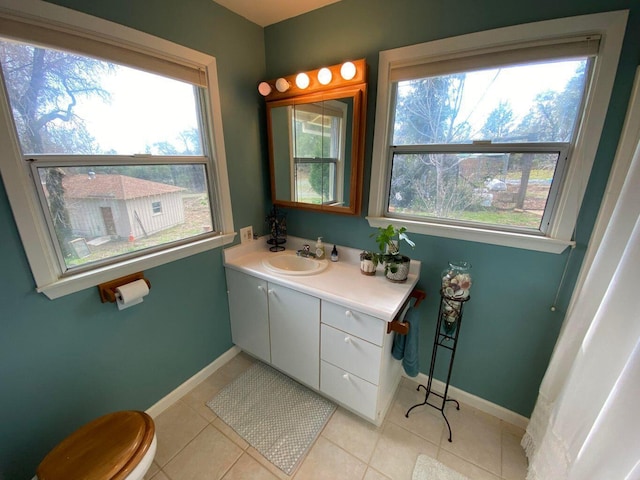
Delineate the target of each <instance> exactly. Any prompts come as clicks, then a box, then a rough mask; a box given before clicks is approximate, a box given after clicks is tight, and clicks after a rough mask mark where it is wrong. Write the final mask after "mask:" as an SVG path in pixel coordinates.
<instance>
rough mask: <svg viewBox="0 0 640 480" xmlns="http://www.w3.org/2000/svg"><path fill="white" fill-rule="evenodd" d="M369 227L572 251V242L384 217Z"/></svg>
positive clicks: (510, 245) (503, 244) (557, 252)
mask: <svg viewBox="0 0 640 480" xmlns="http://www.w3.org/2000/svg"><path fill="white" fill-rule="evenodd" d="M366 218H367V220H368V221H369V225H370V226H371V227H386V226H387V225H389V224H390V223H392V224H394V225H396V226H399V227H405V228H406V229H407V231H408V232H413V233H421V234H424V235H432V236H436V237H444V238H454V239H457V240H467V241H469V242H478V243H488V244H490V245H500V246H503V247H512V248H521V249H525V250H535V251H538V252H545V253H555V254H560V253H562V252H564V251H565V249H566V248H567V247H573V246H574V245H575V242H574V241H571V240H561V239H558V238H549V237H543V236H539V235H527V234H523V233H513V232H499V231H496V230H484V229H481V228H471V227H462V226H458V225H441V224H436V223H429V222H415V221H410V220H400V219H396V218H387V217H366Z"/></svg>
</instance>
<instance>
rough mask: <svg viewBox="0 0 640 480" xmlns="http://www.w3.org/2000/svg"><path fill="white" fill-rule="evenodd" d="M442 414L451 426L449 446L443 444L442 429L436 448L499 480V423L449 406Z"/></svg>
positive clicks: (466, 408) (473, 411) (472, 410)
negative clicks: (451, 439) (444, 414)
mask: <svg viewBox="0 0 640 480" xmlns="http://www.w3.org/2000/svg"><path fill="white" fill-rule="evenodd" d="M445 413H446V415H447V418H448V419H449V422H450V423H451V430H452V435H453V442H451V443H450V442H449V441H448V440H447V438H448V432H447V431H446V428H445V429H444V431H443V436H442V441H441V443H440V447H441V448H442V449H444V450H447V451H449V452H451V453H453V454H454V455H456V456H458V457H460V458H462V459H464V460H467V461H469V462H471V463H473V464H475V465H477V466H479V467H481V468H483V469H484V470H488V471H490V472H491V473H494V474H496V475H498V476H499V475H500V474H501V473H500V472H501V469H502V465H501V455H502V435H501V424H500V420H498V419H497V418H495V417H492V416H491V415H487V414H486V413H483V412H481V411H479V410H476V409H475V408H472V407H469V406H467V405H464V404H461V405H460V410H456V409H455V407H453V406H449V407H447V409H446V410H445Z"/></svg>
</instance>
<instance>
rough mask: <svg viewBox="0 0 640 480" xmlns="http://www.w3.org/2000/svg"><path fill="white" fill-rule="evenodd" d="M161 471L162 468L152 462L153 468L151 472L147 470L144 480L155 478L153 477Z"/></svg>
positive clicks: (151, 467)
mask: <svg viewBox="0 0 640 480" xmlns="http://www.w3.org/2000/svg"><path fill="white" fill-rule="evenodd" d="M159 471H160V466H159V465H158V464H157V463H156V462H155V460H154V461H153V462H151V466H150V467H149V470H147V473H145V474H144V480H149V479H150V478H153V476H154V475H155V474H156V473H158V472H159Z"/></svg>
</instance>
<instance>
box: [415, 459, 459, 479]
mask: <svg viewBox="0 0 640 480" xmlns="http://www.w3.org/2000/svg"><path fill="white" fill-rule="evenodd" d="M411 478H412V480H469V479H468V478H467V477H465V476H464V475H461V474H459V473H458V472H456V471H454V470H451V469H450V468H449V467H447V466H446V465H443V464H442V463H440V462H439V461H437V460H436V459H434V458H431V457H429V456H428V455H420V456H419V457H418V460H417V461H416V466H415V467H414V469H413V477H411Z"/></svg>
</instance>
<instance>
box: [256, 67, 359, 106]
mask: <svg viewBox="0 0 640 480" xmlns="http://www.w3.org/2000/svg"><path fill="white" fill-rule="evenodd" d="M366 70H367V65H366V63H365V60H364V59H360V60H353V61H347V62H344V63H339V64H337V65H331V66H330V67H322V68H318V69H316V70H309V71H307V72H299V73H296V74H293V75H288V76H286V77H280V78H278V79H275V80H265V81H263V82H260V83H259V85H258V92H260V95H262V96H263V97H265V98H266V99H267V100H278V99H281V98H287V97H292V96H295V95H300V94H302V93H313V92H320V91H322V90H327V89H329V88H337V87H343V86H348V85H354V84H357V83H363V82H365V81H366V76H367V71H366Z"/></svg>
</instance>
